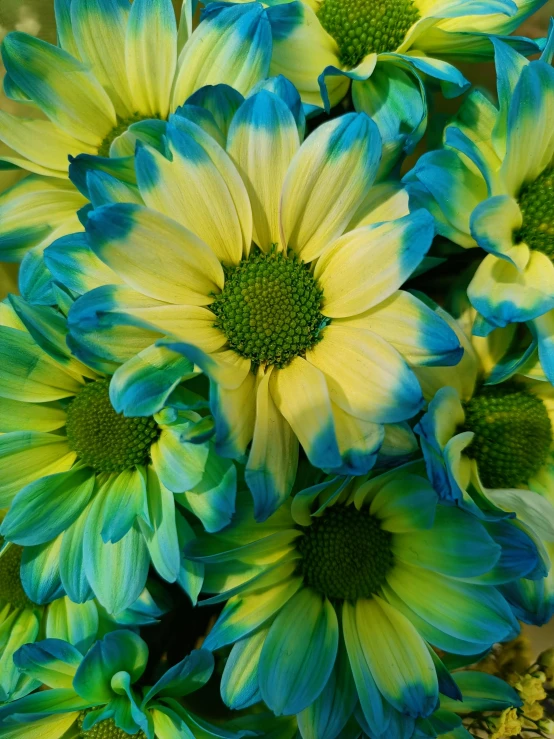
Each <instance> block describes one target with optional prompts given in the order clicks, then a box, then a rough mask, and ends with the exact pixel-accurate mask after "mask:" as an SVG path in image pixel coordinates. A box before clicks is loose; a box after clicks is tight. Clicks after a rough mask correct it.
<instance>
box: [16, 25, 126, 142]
mask: <svg viewBox="0 0 554 739" xmlns="http://www.w3.org/2000/svg"><path fill="white" fill-rule="evenodd" d="M2 58H3V60H4V65H5V67H6V70H7V72H8V74H9V75H10V77H11V78H12V80H13V81H14V82H15V84H16V85H17V86H18V87H19V88H20V89H21V90H23V92H25V93H26V94H27V95H28V96H29V97H30V98H31V99H32V100H33V102H35V103H36V104H37V105H38V106H39V107H40V108H41V110H42V111H43V112H44V113H45V114H46V115H47V116H48V117H49V118H50V120H51V121H52V122H53V123H55V124H56V125H58V126H59V127H60V128H61V129H63V130H64V131H67V133H68V134H70V135H71V136H74V137H75V138H77V139H79V140H82V141H84V142H85V143H87V144H90V145H91V146H100V144H101V143H102V139H103V138H104V137H105V136H106V135H107V134H108V133H109V132H110V130H111V129H112V128H113V127H114V126H115V125H116V115H115V111H114V108H113V105H112V103H111V100H110V98H109V97H108V95H107V94H106V93H105V92H104V90H103V89H102V87H101V86H100V85H99V84H98V82H97V81H96V80H95V79H94V77H93V76H92V75H91V74H90V72H87V71H86V70H85V67H84V66H83V65H82V64H81V63H80V62H78V61H77V60H76V59H74V58H73V57H72V56H70V55H69V54H68V53H67V52H65V51H62V50H61V49H58V48H57V47H55V46H51V45H50V44H47V43H46V42H45V41H41V40H39V39H37V38H33V37H32V36H28V35H27V34H24V33H20V32H19V31H14V32H12V33H10V34H8V36H7V37H6V38H5V39H4V43H3V45H2Z"/></svg>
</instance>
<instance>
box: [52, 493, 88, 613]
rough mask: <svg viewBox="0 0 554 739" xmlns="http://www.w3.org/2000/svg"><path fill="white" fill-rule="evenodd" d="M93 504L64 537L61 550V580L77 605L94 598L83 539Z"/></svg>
mask: <svg viewBox="0 0 554 739" xmlns="http://www.w3.org/2000/svg"><path fill="white" fill-rule="evenodd" d="M91 505H92V504H91V503H89V505H88V506H87V508H86V509H85V510H84V511H83V513H82V514H81V515H80V516H79V518H78V519H77V520H76V521H75V523H74V524H73V525H72V526H70V527H69V528H67V529H66V530H65V532H64V534H63V536H62V543H61V548H60V579H61V582H62V585H63V589H64V591H65V592H66V593H67V595H68V597H69V598H71V600H72V601H74V602H75V603H85V602H86V601H89V600H90V599H91V598H93V597H94V593H93V592H92V589H91V587H90V583H89V581H88V579H87V576H86V574H85V567H84V557H85V552H84V550H83V537H84V533H85V527H86V524H87V520H88V514H89V513H90V508H91Z"/></svg>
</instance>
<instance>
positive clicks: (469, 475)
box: [415, 311, 554, 624]
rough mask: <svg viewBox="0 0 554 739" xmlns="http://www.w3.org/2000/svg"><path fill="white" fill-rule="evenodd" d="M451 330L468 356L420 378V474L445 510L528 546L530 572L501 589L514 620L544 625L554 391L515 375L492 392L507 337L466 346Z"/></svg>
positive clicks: (551, 587) (551, 578)
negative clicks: (423, 401) (485, 521)
mask: <svg viewBox="0 0 554 739" xmlns="http://www.w3.org/2000/svg"><path fill="white" fill-rule="evenodd" d="M472 313H473V311H469V312H468V314H466V315H465V316H464V317H463V318H462V321H463V323H464V324H465V325H471V319H472V317H473V316H471V314H472ZM452 325H453V327H455V328H456V330H457V331H458V334H459V336H460V339H461V341H462V343H463V345H464V348H465V353H464V358H463V360H462V362H461V363H460V365H459V367H451V368H440V369H437V371H435V370H434V369H432V368H429V369H426V368H421V369H419V370H418V375H419V378H420V381H421V383H422V387H423V389H424V392H425V394H426V396H427V397H428V398H429V399H430V403H429V407H428V410H427V412H426V413H425V415H424V416H423V417H422V419H421V420H420V422H419V423H418V425H417V426H416V428H415V430H416V432H417V433H418V434H419V435H420V437H421V446H422V450H423V454H424V457H425V461H426V464H427V471H428V474H429V477H430V479H431V480H432V481H433V484H434V486H435V489H436V490H437V492H438V494H439V496H440V498H441V499H442V500H443V501H444V502H446V503H448V504H450V505H456V506H459V507H461V508H464V509H466V510H468V511H470V512H472V513H473V514H474V515H476V516H478V517H481V518H483V517H485V518H489V519H491V520H494V519H496V520H497V522H496V523H495V524H494V526H495V527H496V528H498V527H502V528H503V529H504V531H505V533H506V535H508V536H510V537H512V538H513V539H514V540H515V539H517V538H518V537H520V535H521V533H522V532H523V533H525V534H526V535H527V536H529V537H531V538H532V540H533V541H534V542H535V545H536V546H537V548H538V551H539V555H540V558H539V562H538V563H537V567H536V568H534V569H533V570H531V571H529V572H528V573H527V574H526V575H524V579H518V580H514V581H513V582H511V583H509V584H506V585H503V586H502V587H501V590H502V592H503V593H504V595H505V596H506V598H507V599H508V601H509V602H510V603H511V604H512V606H513V608H514V611H515V613H516V615H517V617H518V618H519V619H520V620H521V621H525V622H527V623H534V624H544V623H547V622H548V621H549V620H550V618H551V617H552V615H553V614H554V573H553V571H552V562H553V561H554V507H553V505H554V435H553V429H554V388H553V387H552V385H550V383H548V382H540V381H533V380H529V379H527V378H525V377H523V376H522V375H517V376H513V377H512V378H511V379H509V380H507V381H505V382H501V383H498V384H490V383H491V377H490V375H489V374H488V370H489V369H490V368H491V367H494V366H495V365H496V363H497V361H498V359H499V357H501V356H503V355H504V354H506V351H507V349H508V348H509V345H510V341H511V335H512V334H513V332H512V331H505V330H500V331H495V332H493V333H492V334H491V335H490V336H489V337H487V338H486V339H485V338H477V337H474V338H473V340H471V339H470V338H469V333H468V334H464V333H463V331H462V328H461V325H458V326H457V327H456V325H455V323H454V322H453V321H452ZM507 513H510V514H512V516H513V515H514V514H516V515H517V518H516V519H513V520H511V519H509V518H508V519H507V518H506V514H507ZM506 527H508V528H506Z"/></svg>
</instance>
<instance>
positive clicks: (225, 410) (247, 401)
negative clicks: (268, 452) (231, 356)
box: [0, 372, 256, 459]
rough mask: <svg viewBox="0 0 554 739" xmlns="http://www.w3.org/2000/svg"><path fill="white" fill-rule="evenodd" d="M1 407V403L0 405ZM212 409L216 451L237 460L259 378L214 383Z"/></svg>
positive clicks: (250, 425) (247, 437)
mask: <svg viewBox="0 0 554 739" xmlns="http://www.w3.org/2000/svg"><path fill="white" fill-rule="evenodd" d="M0 405H1V404H0ZM210 409H211V412H212V415H213V417H214V420H215V427H216V449H217V453H218V454H219V455H221V456H222V457H231V458H234V459H238V458H239V457H242V456H243V455H244V454H245V453H246V447H247V446H248V444H249V443H250V442H251V441H252V437H253V435H254V423H255V420H256V377H255V375H254V373H253V372H249V373H248V374H247V375H246V378H245V379H244V381H243V382H242V383H241V384H240V385H239V386H238V387H237V388H234V389H228V388H224V387H221V385H218V384H217V383H212V385H211V387H210Z"/></svg>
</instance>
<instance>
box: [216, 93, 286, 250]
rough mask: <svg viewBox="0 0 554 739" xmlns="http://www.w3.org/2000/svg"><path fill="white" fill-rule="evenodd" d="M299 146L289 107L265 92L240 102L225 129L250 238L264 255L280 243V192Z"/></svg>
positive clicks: (282, 246)
mask: <svg viewBox="0 0 554 739" xmlns="http://www.w3.org/2000/svg"><path fill="white" fill-rule="evenodd" d="M299 146H300V141H299V138H298V130H297V127H296V122H295V120H294V118H293V116H292V113H291V111H290V109H289V107H288V106H287V105H286V103H285V102H284V101H283V100H281V99H280V98H278V97H277V96H276V95H273V94H271V93H270V92H267V91H265V90H263V91H261V92H258V93H257V94H256V95H253V96H252V97H250V98H248V99H247V100H246V101H245V102H244V103H243V105H242V106H241V107H240V108H239V109H238V111H237V113H236V115H235V117H234V119H233V123H232V124H231V127H230V130H229V137H228V144H227V150H228V152H229V154H230V156H231V158H232V159H233V161H234V162H235V164H236V166H237V169H238V171H239V172H240V174H241V176H242V179H243V180H244V183H245V185H246V189H247V190H248V194H249V196H250V202H251V204H252V215H253V220H254V233H253V239H254V241H255V242H256V244H258V246H259V247H260V249H262V251H264V252H267V251H269V249H270V247H271V246H272V245H273V244H279V243H280V242H281V233H280V223H279V206H280V202H281V190H282V188H283V182H284V179H285V175H286V172H287V169H288V167H289V164H290V163H291V161H292V159H293V157H294V155H295V154H296V152H297V150H298V148H299ZM265 162H271V167H269V168H268V167H265V166H263V165H262V163H265ZM281 248H284V245H283V244H281Z"/></svg>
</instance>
